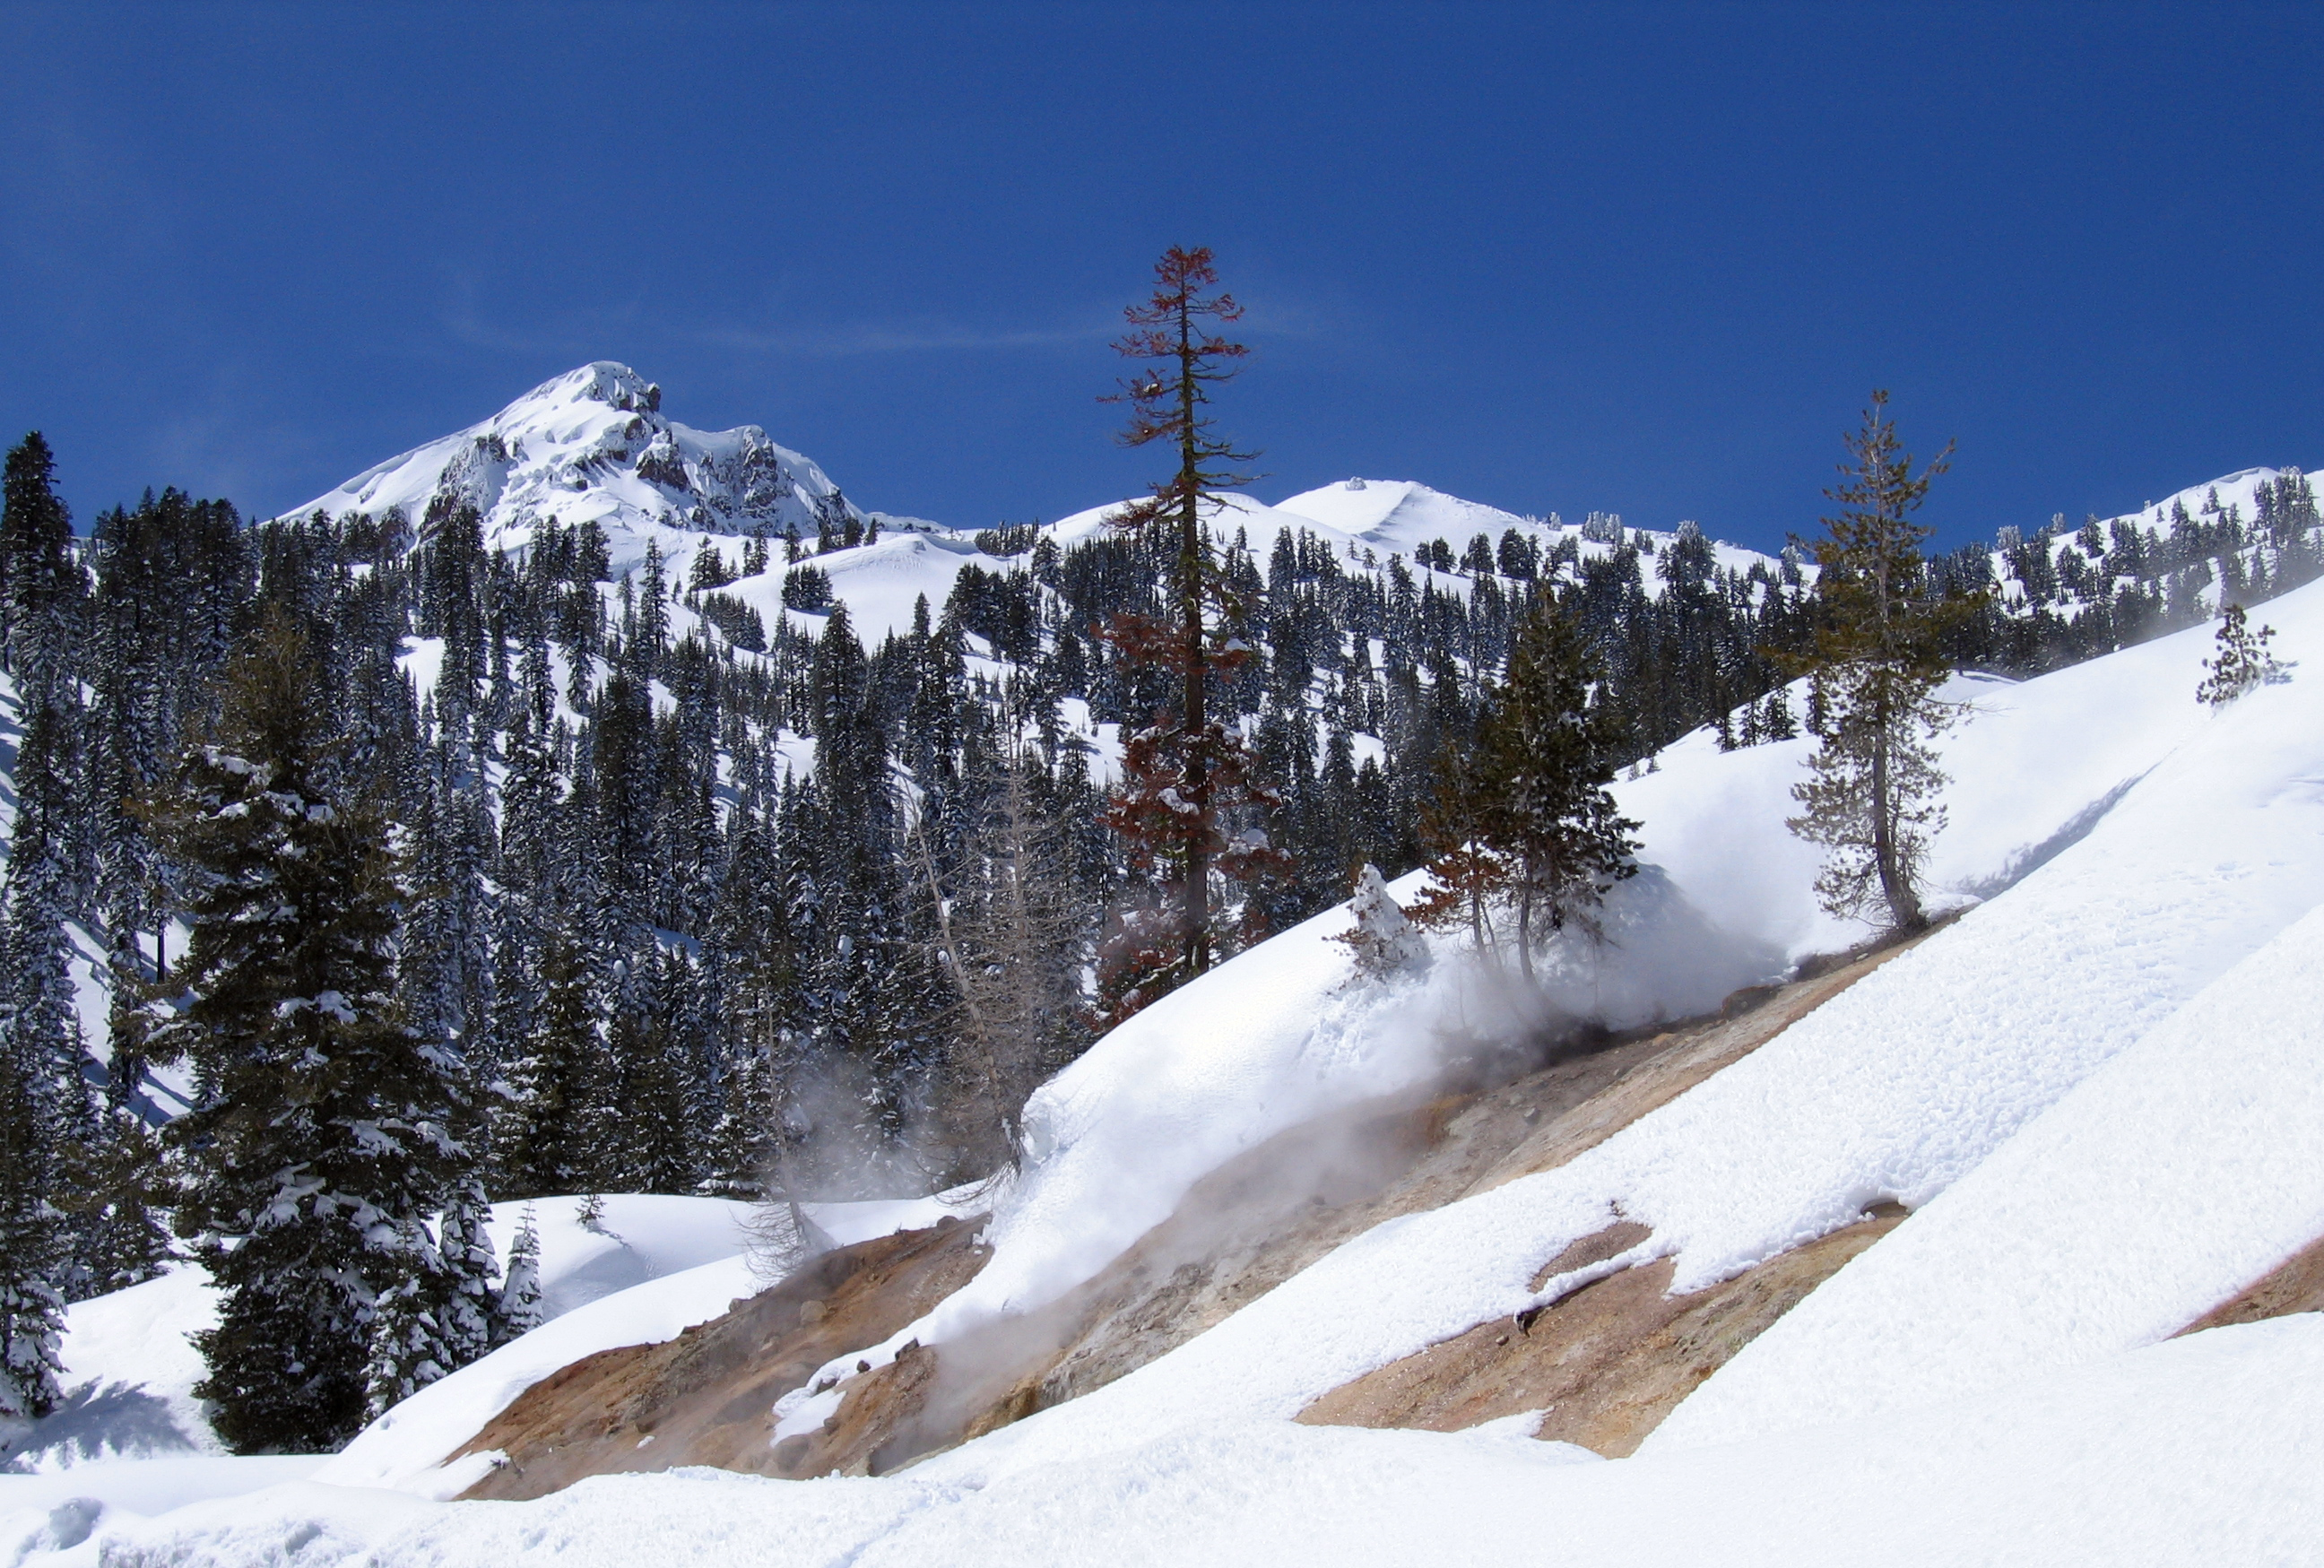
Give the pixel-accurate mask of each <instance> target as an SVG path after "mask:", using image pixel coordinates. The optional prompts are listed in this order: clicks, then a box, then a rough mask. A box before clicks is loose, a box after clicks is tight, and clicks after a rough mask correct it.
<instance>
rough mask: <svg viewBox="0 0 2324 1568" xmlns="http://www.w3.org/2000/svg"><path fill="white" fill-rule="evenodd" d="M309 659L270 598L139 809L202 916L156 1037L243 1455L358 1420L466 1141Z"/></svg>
mask: <svg viewBox="0 0 2324 1568" xmlns="http://www.w3.org/2000/svg"><path fill="white" fill-rule="evenodd" d="M315 663H316V660H315V659H314V657H313V655H312V653H311V650H310V649H309V644H308V643H307V641H306V640H305V638H304V637H303V636H302V635H301V634H300V631H299V630H298V628H297V627H296V626H295V625H294V624H293V623H291V620H290V619H289V617H288V616H287V615H285V614H283V613H281V612H280V611H276V612H272V613H270V614H269V615H268V616H267V617H266V619H265V620H264V621H263V623H262V624H261V626H260V628H259V629H258V631H257V632H256V633H255V634H254V637H253V640H252V641H251V643H250V645H249V647H248V648H247V650H245V651H244V652H243V653H242V654H240V655H239V656H237V657H236V658H235V659H234V660H233V662H232V663H231V665H230V666H229V667H228V670H227V673H226V683H225V687H224V690H223V696H222V702H221V708H220V711H219V713H218V715H217V719H216V720H215V721H214V722H213V723H212V724H210V725H209V726H208V730H207V733H205V734H204V736H203V737H202V739H201V741H200V742H199V743H198V744H197V745H195V746H194V747H193V748H192V749H191V750H190V751H189V752H188V753H187V754H186V757H185V759H184V761H183V763H182V765H181V767H180V772H179V775H178V778H177V779H176V780H175V782H174V785H173V787H171V789H169V790H167V791H166V792H165V793H164V794H163V795H162V796H161V798H159V799H158V800H157V801H155V802H154V803H152V806H151V807H149V808H148V810H147V816H148V818H149V820H150V821H151V822H152V825H153V826H154V828H155V830H156V832H157V834H158V835H159V836H160V838H161V841H162V843H163V844H164V845H165V847H166V848H167V850H168V851H169V853H170V854H171V858H172V859H173V860H174V861H175V862H177V863H179V864H180V865H181V866H183V867H184V868H186V874H187V876H188V879H189V894H188V899H187V903H188V908H187V918H188V923H189V925H190V926H191V927H192V936H191V939H190V942H189V945H188V946H187V948H186V950H185V952H184V954H183V955H181V956H180V958H179V960H178V962H177V963H176V964H173V965H172V966H171V971H170V973H169V974H168V976H167V977H166V979H165V980H164V981H163V982H161V984H160V985H158V986H157V987H155V990H154V994H153V1001H152V1008H153V1010H154V1012H155V1015H156V1016H155V1024H154V1028H153V1029H152V1034H151V1036H150V1037H149V1042H148V1049H149V1051H150V1053H151V1055H152V1057H153V1058H154V1059H156V1060H159V1061H170V1060H173V1059H180V1058H182V1059H185V1060H189V1061H190V1063H191V1064H192V1065H193V1068H194V1076H195V1082H196V1086H197V1093H196V1102H195V1104H194V1105H193V1107H192V1108H191V1109H190V1110H189V1111H187V1112H186V1113H185V1114H184V1115H182V1116H180V1118H179V1119H178V1120H177V1121H174V1122H172V1123H171V1126H170V1129H169V1132H170V1139H171V1144H172V1145H173V1147H174V1148H176V1150H177V1151H178V1154H179V1157H180V1159H181V1160H182V1161H183V1163H184V1166H185V1168H186V1172H187V1177H188V1179H187V1182H186V1185H185V1189H184V1193H183V1202H182V1204H180V1208H179V1210H178V1213H177V1223H178V1226H179V1230H180V1233H181V1234H184V1235H188V1236H190V1237H192V1238H194V1252H195V1256H196V1257H197V1258H198V1259H199V1260H200V1261H201V1262H202V1263H203V1265H204V1266H205V1267H206V1268H208V1270H209V1273H210V1276H211V1277H212V1278H213V1279H214V1280H215V1281H216V1282H217V1285H218V1286H219V1287H220V1289H221V1290H222V1291H223V1293H224V1301H223V1303H222V1305H221V1309H220V1313H219V1321H218V1324H217V1327H216V1328H215V1329H212V1330H209V1331H207V1332H205V1333H202V1334H201V1335H200V1336H198V1345H199V1347H200V1349H201V1351H202V1353H203V1356H204V1358H205V1360H207V1361H208V1366H209V1373H208V1377H207V1378H206V1379H204V1380H203V1382H202V1383H201V1384H200V1385H199V1387H198V1393H199V1394H200V1395H201V1397H204V1398H206V1399H208V1400H209V1401H211V1402H212V1404H213V1405H214V1406H215V1407H216V1410H217V1414H216V1416H215V1424H216V1425H217V1429H218V1432H219V1434H220V1435H221V1436H223V1437H224V1438H225V1439H226V1441H227V1443H230V1444H231V1445H232V1446H234V1447H235V1449H236V1450H238V1451H241V1452H245V1453H253V1452H267V1451H281V1450H291V1451H308V1452H311V1451H314V1450H317V1449H327V1448H331V1447H335V1446H337V1444H338V1443H343V1442H345V1441H346V1438H347V1437H348V1436H350V1435H352V1434H353V1433H354V1432H355V1429H356V1427H357V1425H359V1424H360V1423H361V1421H362V1419H363V1416H364V1411H365V1409H366V1407H367V1405H368V1403H369V1399H368V1396H369V1395H370V1393H371V1392H372V1389H373V1388H374V1387H375V1386H376V1379H374V1378H373V1377H372V1376H371V1373H372V1361H373V1356H372V1353H371V1352H372V1350H373V1332H372V1331H373V1324H374V1318H375V1317H376V1315H377V1312H378V1305H379V1302H380V1300H381V1298H382V1297H383V1296H392V1294H393V1293H395V1292H398V1291H400V1290H401V1289H402V1288H403V1287H405V1286H407V1285H408V1284H410V1283H411V1282H413V1281H414V1280H415V1279H417V1280H420V1281H421V1282H422V1283H421V1287H420V1288H421V1291H422V1292H425V1291H426V1290H427V1289H428V1288H429V1286H428V1284H427V1283H426V1281H428V1280H429V1279H431V1278H433V1277H435V1276H436V1275H437V1274H439V1273H440V1267H441V1266H440V1260H436V1259H434V1257H433V1249H432V1247H431V1246H429V1245H428V1244H427V1243H426V1237H425V1233H424V1231H418V1227H419V1224H420V1219H421V1217H422V1215H424V1214H425V1213H428V1212H429V1211H430V1210H431V1209H433V1208H434V1207H436V1206H437V1204H438V1202H439V1201H440V1198H441V1196H442V1194H444V1192H445V1191H446V1189H447V1184H448V1181H449V1179H450V1178H451V1177H452V1176H454V1175H455V1174H456V1173H457V1170H458V1169H459V1168H460V1167H461V1166H462V1164H463V1162H464V1160H465V1158H466V1151H465V1150H464V1149H463V1148H461V1146H460V1145H459V1144H458V1142H457V1140H456V1139H455V1138H454V1136H453V1133H452V1131H451V1129H452V1127H453V1126H454V1125H455V1124H456V1121H457V1116H458V1110H459V1108H458V1107H457V1103H456V1099H457V1090H456V1084H455V1071H456V1069H455V1065H454V1063H453V1062H452V1060H451V1058H450V1057H449V1056H448V1055H447V1053H446V1052H445V1051H444V1050H443V1048H442V1047H441V1046H440V1044H439V1043H438V1042H437V1041H434V1040H431V1039H429V1038H424V1037H422V1036H420V1035H419V1034H418V1033H417V1032H416V1031H414V1030H413V1029H411V1028H409V1027H408V1026H407V1025H406V1024H405V1023H404V1022H403V1021H402V1020H401V1018H400V1017H398V1016H397V1014H396V1011H395V1010H394V1008H393V1005H392V996H393V985H394V975H393V973H392V952H393V939H394V934H395V925H396V913H397V908H398V905H399V903H400V902H401V899H403V897H404V896H405V889H404V885H403V873H402V867H401V862H400V860H399V858H398V856H397V854H396V853H395V851H394V850H393V848H392V844H391V842H390V836H389V833H388V824H387V822H386V820H385V818H384V816H383V812H382V809H381V807H380V805H379V803H378V801H377V799H376V798H375V797H374V794H372V793H371V792H369V791H366V790H364V789H358V788H357V786H356V784H355V780H353V779H348V778H346V776H345V772H344V770H343V768H342V766H341V761H340V752H341V750H342V745H341V742H340V741H339V738H338V737H337V734H336V733H334V730H333V727H332V726H331V724H329V722H328V712H327V707H326V705H325V702H324V700H323V696H322V693H321V691H320V690H319V689H318V679H317V673H316V669H315ZM415 1233H417V1238H418V1239H417V1241H415V1240H414V1236H415ZM404 1301H405V1305H406V1306H410V1305H416V1304H417V1303H416V1299H415V1297H414V1296H406V1297H405V1298H404ZM397 1310H398V1311H402V1310H404V1308H403V1307H399V1308H398V1309H397Z"/></svg>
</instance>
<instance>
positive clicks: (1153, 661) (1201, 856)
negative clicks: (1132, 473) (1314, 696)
mask: <svg viewBox="0 0 2324 1568" xmlns="http://www.w3.org/2000/svg"><path fill="white" fill-rule="evenodd" d="M1217 285H1218V273H1217V272H1216V271H1215V270H1214V269H1213V267H1212V265H1211V253H1210V251H1209V250H1208V249H1207V248H1206V247H1197V248H1195V249H1194V250H1185V249H1181V248H1180V247H1178V246H1176V245H1174V246H1172V247H1171V248H1170V249H1169V250H1167V251H1166V252H1164V253H1163V255H1162V259H1161V260H1160V261H1159V262H1157V263H1155V267H1154V292H1153V294H1152V296H1151V297H1150V298H1149V299H1148V300H1146V301H1145V302H1144V303H1143V304H1139V305H1132V306H1130V308H1129V309H1127V310H1125V311H1124V312H1123V315H1124V316H1125V317H1126V318H1128V320H1129V322H1130V331H1129V332H1128V333H1126V334H1125V335H1123V337H1121V338H1120V340H1119V341H1117V342H1116V343H1115V344H1114V348H1115V350H1116V351H1117V352H1119V353H1120V354H1121V355H1123V356H1124V357H1125V358H1129V359H1132V360H1136V361H1139V362H1140V363H1139V368H1138V369H1137V371H1136V372H1134V373H1133V374H1130V375H1129V376H1126V377H1124V378H1123V379H1122V381H1121V390H1120V392H1115V393H1113V394H1111V396H1109V397H1108V398H1107V399H1106V400H1105V401H1110V402H1123V403H1128V404H1129V405H1130V422H1129V424H1128V425H1127V426H1126V427H1124V429H1122V430H1121V432H1120V435H1119V436H1118V437H1117V439H1118V440H1120V443H1121V444H1122V445H1123V446H1125V447H1148V446H1155V445H1161V444H1165V443H1167V445H1169V446H1171V447H1175V448H1176V452H1177V457H1178V466H1177V469H1176V472H1175V473H1173V474H1172V475H1170V477H1168V478H1167V479H1165V480H1162V481H1160V482H1158V483H1157V484H1155V485H1154V486H1153V489H1152V492H1151V493H1149V494H1148V495H1147V496H1145V497H1143V498H1142V499H1140V500H1139V501H1136V502H1133V503H1130V505H1129V506H1127V507H1124V508H1123V509H1122V511H1121V512H1120V513H1119V514H1118V515H1117V516H1116V517H1115V518H1114V519H1113V525H1114V526H1115V527H1116V528H1119V529H1120V530H1124V531H1125V532H1129V533H1132V534H1136V535H1138V536H1139V537H1140V538H1142V539H1144V540H1147V541H1148V542H1149V543H1151V544H1153V545H1156V546H1158V547H1160V548H1159V549H1157V554H1160V555H1162V556H1163V558H1164V560H1165V563H1166V565H1165V571H1164V581H1163V585H1162V589H1163V591H1162V595H1161V598H1162V606H1161V611H1160V613H1157V614H1152V615H1128V614H1125V615H1119V616H1116V617H1115V618H1114V619H1113V621H1112V622H1111V623H1109V624H1108V625H1107V626H1106V628H1105V629H1104V632H1103V635H1104V636H1105V638H1106V640H1107V641H1109V642H1110V643H1111V645H1112V646H1113V647H1114V648H1115V649H1116V650H1118V652H1119V653H1120V656H1121V657H1122V658H1123V659H1127V660H1129V661H1130V662H1131V663H1133V664H1136V665H1139V666H1142V667H1145V668H1148V669H1157V670H1161V671H1163V672H1165V673H1167V675H1168V676H1169V677H1170V678H1171V685H1172V687H1174V690H1175V697H1176V701H1175V706H1170V707H1166V708H1164V709H1163V710H1161V711H1160V712H1158V713H1157V714H1155V715H1154V716H1153V720H1152V722H1151V723H1150V724H1148V725H1147V726H1146V727H1145V728H1143V729H1140V730H1139V731H1137V732H1135V733H1130V734H1128V736H1127V738H1126V740H1125V742H1124V743H1123V748H1122V750H1123V756H1122V781H1121V784H1120V788H1119V789H1116V790H1115V791H1114V794H1113V798H1112V800H1111V804H1110V805H1109V807H1108V808H1107V811H1106V816H1105V820H1106V824H1107V826H1110V827H1111V828H1112V830H1113V831H1114V832H1115V833H1116V834H1118V835H1120V837H1121V839H1122V841H1123V843H1124V844H1126V845H1127V846H1128V848H1129V852H1130V862H1131V865H1132V867H1133V868H1134V869H1135V870H1137V871H1138V872H1139V873H1140V874H1141V875H1143V876H1144V877H1146V878H1147V879H1148V885H1147V888H1146V889H1145V898H1144V901H1143V902H1142V903H1138V904H1134V905H1132V906H1131V907H1130V908H1126V909H1120V910H1118V911H1117V912H1116V914H1115V917H1114V919H1113V923H1112V927H1111V930H1110V931H1109V932H1108V934H1107V936H1106V940H1105V942H1104V943H1103V944H1102V946H1101V948H1100V951H1099V965H1098V979H1099V987H1100V992H1101V997H1100V1011H1101V1019H1102V1021H1103V1022H1105V1023H1109V1024H1111V1023H1116V1022H1119V1021H1120V1019H1124V1018H1127V1017H1128V1016H1129V1015H1130V1014H1131V1013H1133V1012H1135V1011H1137V1010H1139V1008H1141V1007H1143V1006H1145V1005H1146V1004H1147V1003H1148V1002H1149V1001H1153V1000H1154V999H1155V998H1156V997H1158V996H1160V995H1162V994H1163V993H1165V992H1168V991H1171V990H1173V989H1175V988H1176V987H1177V986H1178V985H1180V984H1183V983H1184V982H1186V981H1188V980H1191V979H1193V978H1194V976H1195V975H1198V974H1200V973H1203V971H1204V970H1206V969H1208V968H1209V967H1210V966H1211V964H1212V961H1213V956H1214V955H1215V951H1216V946H1217V932H1216V929H1215V927H1216V919H1215V913H1214V902H1213V889H1212V882H1213V878H1214V877H1223V878H1226V879H1231V880H1235V881H1242V880H1247V879H1249V878H1250V877H1252V876H1256V875H1258V874H1259V873H1261V872H1270V871H1277V870H1281V869H1285V868H1287V866H1288V865H1289V863H1290V862H1289V857H1288V856H1286V855H1284V854H1283V853H1280V852H1279V851H1277V850H1275V849H1272V848H1270V847H1269V846H1268V842H1267V836H1266V835H1265V833H1264V832H1263V831H1261V830H1260V829H1259V827H1258V826H1257V825H1256V824H1255V823H1252V822H1248V821H1246V822H1245V824H1244V825H1243V826H1242V827H1241V828H1240V831H1237V832H1234V833H1232V834H1230V832H1229V829H1230V827H1231V825H1232V824H1233V822H1234V820H1235V819H1236V818H1237V817H1238V816H1241V817H1245V818H1248V817H1250V816H1255V815H1256V814H1257V813H1258V812H1259V811H1263V810H1264V809H1265V808H1266V807H1268V806H1271V805H1272V804H1274V795H1273V793H1272V791H1270V790H1268V789H1267V788H1266V787H1265V786H1264V785H1263V784H1261V783H1260V782H1259V780H1258V779H1257V778H1256V777H1255V776H1254V774H1253V771H1252V761H1251V756H1250V750H1249V748H1248V747H1247V746H1245V744H1244V743H1243V739H1242V736H1241V733H1240V732H1239V731H1238V730H1236V729H1235V728H1233V727H1231V725H1229V724H1224V723H1222V722H1221V721H1220V720H1219V719H1217V718H1216V717H1213V714H1212V699H1213V696H1215V695H1216V694H1215V692H1214V690H1213V687H1216V686H1218V685H1219V684H1220V683H1221V682H1222V681H1223V680H1224V679H1226V678H1230V677H1231V675H1232V673H1233V671H1234V669H1236V667H1238V666H1239V665H1240V664H1241V663H1242V662H1243V661H1244V660H1245V659H1248V658H1249V657H1250V655H1249V652H1248V650H1247V649H1246V648H1245V647H1244V645H1243V643H1242V641H1241V639H1240V637H1239V636H1237V635H1236V632H1238V631H1239V630H1240V624H1241V621H1242V613H1241V606H1240V604H1237V603H1236V601H1235V596H1234V595H1233V593H1232V592H1231V588H1230V586H1229V585H1228V584H1227V582H1226V580H1225V578H1224V576H1223V575H1222V573H1221V572H1220V570H1219V562H1218V558H1217V554H1216V552H1215V551H1214V550H1213V548H1212V543H1211V538H1210V533H1209V530H1208V529H1207V527H1206V526H1205V524H1206V521H1207V520H1208V519H1209V518H1211V517H1213V516H1215V515H1217V513H1218V512H1219V511H1220V509H1221V507H1222V504H1223V498H1224V497H1225V495H1226V494H1227V493H1229V492H1231V491H1234V490H1238V489H1240V488H1241V487H1242V486H1244V485H1246V484H1250V477H1251V476H1250V475H1248V474H1245V473H1243V472H1241V471H1240V469H1238V468H1237V466H1236V465H1238V464H1241V463H1247V462H1249V461H1250V459H1251V458H1252V457H1256V456H1257V454H1256V453H1252V452H1245V451H1241V450H1239V449H1238V448H1237V447H1236V446H1235V444H1234V443H1233V442H1232V441H1231V440H1229V439H1228V438H1226V437H1224V436H1223V435H1222V434H1220V432H1219V430H1218V427H1217V424H1216V422H1215V420H1213V418H1212V416H1211V413H1210V403H1211V389H1212V388H1213V387H1215V386H1218V385H1219V384H1221V383H1224V382H1227V381H1231V380H1232V379H1233V377H1234V375H1235V373H1236V364H1235V362H1236V361H1238V360H1240V359H1242V358H1243V357H1244V356H1245V355H1249V354H1250V349H1249V348H1247V347H1246V346H1243V345H1242V344H1240V343H1235V342H1231V341H1230V340H1229V339H1227V338H1226V337H1222V336H1221V335H1220V333H1219V331H1218V330H1217V329H1218V328H1219V327H1227V326H1230V325H1231V324H1232V323H1234V322H1236V321H1238V320H1240V319H1241V318H1242V307H1241V306H1240V305H1238V304H1237V303H1236V302H1235V300H1234V296H1232V295H1231V294H1228V293H1225V292H1223V291H1221V292H1212V293H1206V292H1205V291H1206V290H1215V289H1216V288H1217Z"/></svg>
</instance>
